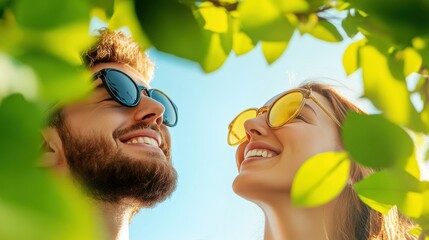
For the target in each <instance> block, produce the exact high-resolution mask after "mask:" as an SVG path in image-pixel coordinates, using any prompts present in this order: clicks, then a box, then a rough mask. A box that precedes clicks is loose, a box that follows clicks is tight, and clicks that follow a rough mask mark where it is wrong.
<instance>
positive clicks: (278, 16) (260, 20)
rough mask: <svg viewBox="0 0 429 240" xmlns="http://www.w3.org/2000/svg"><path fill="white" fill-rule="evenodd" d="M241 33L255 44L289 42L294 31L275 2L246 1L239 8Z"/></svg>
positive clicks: (267, 0) (270, 0) (268, 0)
mask: <svg viewBox="0 0 429 240" xmlns="http://www.w3.org/2000/svg"><path fill="white" fill-rule="evenodd" d="M238 12H239V14H240V24H241V31H243V32H244V33H246V34H247V35H248V36H249V37H250V38H251V39H252V40H253V42H258V41H260V40H263V41H285V40H286V41H287V40H289V38H290V36H291V35H292V33H293V31H294V27H293V25H292V24H291V23H290V22H289V20H288V19H287V18H286V16H285V15H284V14H283V13H282V12H281V10H280V9H279V7H278V5H277V4H276V3H274V2H273V0H266V1H259V0H246V1H244V2H242V3H240V5H239V6H238Z"/></svg>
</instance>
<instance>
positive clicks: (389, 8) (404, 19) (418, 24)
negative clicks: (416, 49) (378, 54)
mask: <svg viewBox="0 0 429 240" xmlns="http://www.w3.org/2000/svg"><path fill="white" fill-rule="evenodd" d="M349 2H350V3H351V4H352V7H355V8H357V9H360V10H361V11H363V12H365V13H367V14H368V18H367V19H366V25H367V26H366V28H368V29H371V34H372V35H376V36H377V37H379V38H384V39H392V40H393V41H394V42H395V43H396V44H401V45H404V46H410V44H411V40H412V39H413V38H414V37H416V36H424V35H427V34H428V31H429V30H428V29H429V14H427V13H428V12H429V1H421V0H406V1H404V0H394V1H391V0H377V1H373V0H349Z"/></svg>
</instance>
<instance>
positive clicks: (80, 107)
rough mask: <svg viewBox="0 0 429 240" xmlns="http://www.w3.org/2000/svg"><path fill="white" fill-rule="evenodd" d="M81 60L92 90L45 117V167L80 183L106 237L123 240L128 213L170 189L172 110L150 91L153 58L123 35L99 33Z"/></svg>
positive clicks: (150, 203) (158, 94)
mask: <svg viewBox="0 0 429 240" xmlns="http://www.w3.org/2000/svg"><path fill="white" fill-rule="evenodd" d="M83 58H84V61H85V63H86V65H87V66H88V67H89V68H90V69H91V71H92V72H93V73H94V90H93V91H92V92H91V94H89V96H88V97H87V98H85V99H84V100H82V101H80V102H78V103H74V104H72V105H67V106H65V107H63V108H62V109H60V110H58V111H57V112H56V113H55V114H53V116H52V117H51V119H50V122H49V128H48V129H46V131H44V139H45V142H46V158H45V165H50V166H52V167H53V168H55V169H56V170H58V171H62V172H65V173H70V175H72V176H73V178H74V179H76V180H78V181H79V182H81V183H82V185H83V186H84V187H85V189H86V190H87V191H88V193H89V194H90V196H91V197H93V198H94V199H95V200H96V203H97V204H98V205H99V206H100V208H101V210H102V212H103V217H104V218H105V220H106V224H107V229H108V230H109V232H108V235H109V238H110V239H128V225H129V222H130V219H131V218H132V216H133V215H134V214H135V213H136V212H137V211H138V210H139V209H141V208H143V207H152V206H154V204H156V203H158V202H161V201H163V200H165V199H166V198H167V197H168V196H169V195H170V194H171V193H172V192H173V191H174V189H175V186H176V172H175V170H174V169H173V167H172V166H171V162H170V139H169V134H168V131H167V128H166V126H174V125H175V124H176V122H177V110H176V107H175V105H174V104H173V103H172V102H171V100H170V99H169V98H168V97H167V95H165V94H164V93H162V92H161V91H159V90H155V89H150V87H149V81H150V79H151V77H152V72H153V68H154V67H153V64H152V62H151V61H150V60H149V59H148V57H147V56H146V55H145V53H144V52H142V50H141V48H140V47H139V46H138V44H137V43H135V42H133V41H132V39H130V38H129V37H127V36H125V35H124V34H123V33H121V32H110V31H108V30H103V31H101V32H100V37H99V40H98V41H97V43H96V44H95V45H94V46H93V47H92V48H91V49H89V50H88V51H87V52H86V53H85V54H84V56H83Z"/></svg>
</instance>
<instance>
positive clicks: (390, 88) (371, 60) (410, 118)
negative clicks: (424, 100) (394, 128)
mask: <svg viewBox="0 0 429 240" xmlns="http://www.w3.org/2000/svg"><path fill="white" fill-rule="evenodd" d="M359 56H360V63H361V66H362V75H363V82H364V90H365V96H366V97H368V98H369V99H370V100H371V101H372V102H373V103H374V105H375V106H376V107H377V108H379V109H380V110H382V111H383V114H384V115H385V116H386V117H387V118H388V119H389V120H391V121H393V122H395V123H396V124H399V125H405V126H407V127H409V128H411V129H414V130H416V131H426V132H427V131H429V126H425V125H424V124H422V122H421V120H420V117H419V114H418V113H417V111H416V109H415V108H414V106H413V105H412V103H411V100H410V93H409V91H408V89H407V85H406V82H405V79H404V78H403V79H397V78H395V76H394V75H393V74H392V73H391V72H390V69H389V66H388V61H387V58H386V56H384V55H383V54H382V53H381V52H380V51H379V50H377V49H376V48H375V47H374V46H371V45H366V46H363V47H361V48H360V49H359Z"/></svg>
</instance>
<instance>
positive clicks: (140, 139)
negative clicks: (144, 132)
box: [127, 137, 158, 147]
mask: <svg viewBox="0 0 429 240" xmlns="http://www.w3.org/2000/svg"><path fill="white" fill-rule="evenodd" d="M137 143H146V144H149V145H152V146H155V147H158V142H157V141H156V140H155V139H153V138H151V137H135V138H133V139H130V140H128V141H127V144H137Z"/></svg>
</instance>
